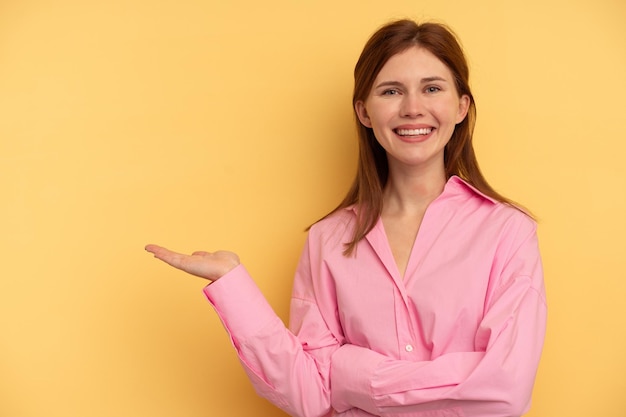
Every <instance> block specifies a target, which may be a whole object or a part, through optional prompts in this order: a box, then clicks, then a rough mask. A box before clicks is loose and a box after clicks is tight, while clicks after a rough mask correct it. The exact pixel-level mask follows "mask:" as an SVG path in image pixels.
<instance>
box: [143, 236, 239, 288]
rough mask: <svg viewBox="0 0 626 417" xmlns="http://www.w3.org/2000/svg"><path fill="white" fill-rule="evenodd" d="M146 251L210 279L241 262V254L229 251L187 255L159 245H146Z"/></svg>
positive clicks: (175, 266) (218, 276)
mask: <svg viewBox="0 0 626 417" xmlns="http://www.w3.org/2000/svg"><path fill="white" fill-rule="evenodd" d="M146 251H148V252H150V253H152V254H153V255H154V257H155V258H157V259H160V260H162V261H163V262H165V263H167V264H169V265H171V266H173V267H174V268H177V269H180V270H181V271H185V272H187V273H189V274H191V275H195V276H197V277H200V278H204V279H208V280H209V281H216V280H218V279H219V278H221V277H222V276H224V275H226V274H227V273H228V272H230V271H231V270H233V269H234V268H235V267H237V266H238V265H239V264H240V262H239V256H237V254H235V253H233V252H228V251H217V252H203V251H198V252H194V253H192V254H191V255H185V254H182V253H177V252H173V251H171V250H169V249H166V248H163V247H161V246H157V245H148V246H146Z"/></svg>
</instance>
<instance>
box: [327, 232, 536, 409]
mask: <svg viewBox="0 0 626 417" xmlns="http://www.w3.org/2000/svg"><path fill="white" fill-rule="evenodd" d="M512 252H513V253H512V255H511V258H510V260H508V261H507V262H506V266H505V267H504V268H503V270H502V271H501V274H500V279H499V282H500V283H501V284H500V285H499V287H498V289H497V290H496V291H495V292H494V294H493V296H492V297H491V298H490V300H488V304H487V306H486V311H485V314H484V316H483V319H482V322H481V324H480V327H479V329H478V331H477V333H476V336H475V342H474V345H475V349H474V350H475V351H473V352H456V353H451V354H445V355H442V356H440V357H437V358H435V359H433V360H431V361H421V362H410V361H402V360H394V359H391V358H388V357H386V356H384V355H381V354H379V353H377V352H374V351H372V350H369V349H366V348H363V347H359V346H355V345H344V346H342V347H341V348H340V349H338V350H337V351H336V352H335V353H334V354H333V357H332V362H331V364H332V365H331V388H332V392H331V394H332V395H331V397H332V405H333V407H334V408H335V409H336V410H337V411H340V412H341V411H344V410H346V409H349V408H352V407H357V408H361V409H363V410H366V411H368V412H370V413H372V414H375V415H379V416H403V417H409V416H416V417H417V416H422V415H423V414H421V413H422V412H424V411H426V410H444V409H455V408H457V409H460V410H462V413H463V415H464V416H466V417H469V416H480V417H488V416H493V417H495V416H498V417H503V416H519V415H521V414H523V413H524V412H525V411H526V410H527V409H528V406H529V402H530V395H531V391H532V387H533V383H534V379H535V374H536V371H537V366H538V363H539V358H540V355H541V350H542V346H543V339H544V333H545V324H546V311H547V310H546V301H545V294H544V289H543V273H542V267H541V261H540V257H539V251H538V247H537V240H536V234H535V230H534V228H533V230H532V231H529V232H528V231H527V234H526V236H523V237H522V238H521V239H518V243H517V246H516V250H514V251H512ZM430 415H431V414H429V416H430ZM432 415H433V416H435V415H446V414H445V413H444V414H432ZM452 415H456V414H452Z"/></svg>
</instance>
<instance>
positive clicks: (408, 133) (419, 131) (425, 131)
mask: <svg viewBox="0 0 626 417" xmlns="http://www.w3.org/2000/svg"><path fill="white" fill-rule="evenodd" d="M432 130H433V129H432V128H430V127H426V128H421V129H397V130H396V133H397V134H398V135H400V136H417V135H428V134H429V133H430V132H432Z"/></svg>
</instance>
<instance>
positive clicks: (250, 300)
mask: <svg viewBox="0 0 626 417" xmlns="http://www.w3.org/2000/svg"><path fill="white" fill-rule="evenodd" d="M307 247H308V245H307ZM307 247H305V250H304V253H303V255H302V259H301V261H300V264H299V266H298V270H297V273H296V282H295V286H296V287H297V288H300V289H304V290H302V291H299V292H298V294H297V296H296V297H294V298H293V299H292V304H291V322H292V323H294V324H293V326H292V329H293V332H292V331H290V330H288V329H287V328H286V327H285V325H284V324H283V322H282V321H281V320H280V318H279V317H278V316H277V315H276V314H275V312H274V311H273V309H272V308H271V306H270V305H269V304H268V303H267V301H266V299H265V297H264V296H263V295H262V293H261V291H260V290H259V288H258V287H257V286H256V284H255V283H254V282H253V280H252V278H251V277H250V275H249V274H248V272H247V271H246V269H245V267H244V266H243V265H239V259H238V258H237V257H236V255H234V254H231V253H230V252H216V253H214V254H209V253H206V252H196V253H194V254H193V255H191V256H188V255H183V254H177V253H175V252H171V251H169V250H167V249H164V248H159V247H156V246H154V245H150V246H149V247H148V248H147V250H148V251H150V252H152V253H154V254H155V256H156V257H157V258H159V259H161V260H163V261H164V262H166V263H168V264H170V265H172V266H174V267H176V268H179V269H181V270H183V271H185V272H189V273H191V274H193V275H197V276H200V277H203V278H206V279H209V280H211V281H213V282H212V283H211V284H210V285H208V286H206V287H205V289H204V293H205V295H206V296H207V298H208V300H209V301H210V302H211V304H212V305H213V307H214V308H215V310H216V312H217V314H218V315H219V317H220V320H221V321H222V323H223V324H224V327H225V328H226V330H227V332H228V334H229V336H230V339H231V341H232V344H233V346H234V347H235V349H236V350H237V354H238V355H239V359H240V361H241V363H242V365H243V367H244V370H245V372H246V373H247V375H248V377H249V378H250V381H251V382H252V384H253V386H254V388H255V390H256V391H257V392H258V393H259V394H260V395H261V396H263V397H265V398H267V399H268V400H269V401H271V402H272V403H274V404H275V405H276V406H278V407H279V408H281V409H283V410H284V411H286V412H287V413H289V414H290V415H292V416H301V417H321V416H325V415H327V414H328V413H329V412H330V411H331V406H330V387H329V368H330V357H331V355H332V353H333V352H335V350H337V348H338V347H339V343H338V341H337V339H336V337H335V335H334V334H333V333H332V332H331V331H330V330H329V329H328V327H327V326H326V323H325V320H324V318H322V316H321V314H320V311H319V308H318V307H317V305H316V303H315V296H314V295H313V290H312V287H311V268H310V262H309V258H308V250H307ZM233 255H234V256H233ZM233 264H235V266H234V267H233V266H232V265H233ZM225 270H226V271H227V272H225V273H223V271H225ZM294 333H295V334H294Z"/></svg>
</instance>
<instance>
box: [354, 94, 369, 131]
mask: <svg viewBox="0 0 626 417" xmlns="http://www.w3.org/2000/svg"><path fill="white" fill-rule="evenodd" d="M354 111H355V112H356V115H357V117H358V118H359V121H360V122H361V124H362V125H363V126H365V127H369V128H371V127H372V122H371V120H370V117H369V116H368V115H367V109H366V108H365V103H364V102H363V101H362V100H359V101H357V102H356V103H355V104H354Z"/></svg>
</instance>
